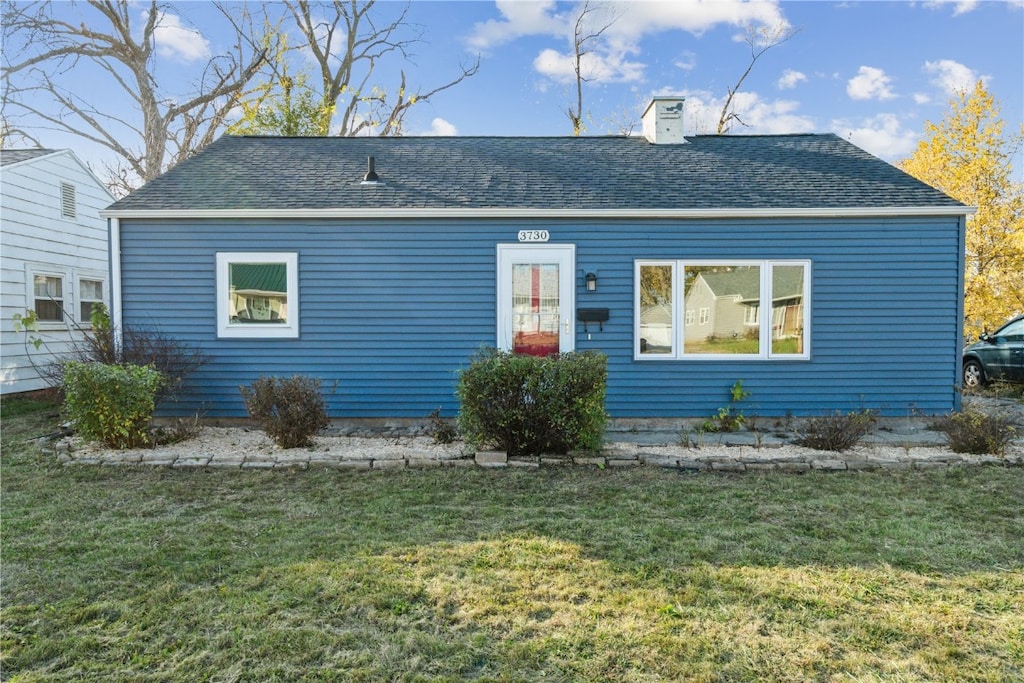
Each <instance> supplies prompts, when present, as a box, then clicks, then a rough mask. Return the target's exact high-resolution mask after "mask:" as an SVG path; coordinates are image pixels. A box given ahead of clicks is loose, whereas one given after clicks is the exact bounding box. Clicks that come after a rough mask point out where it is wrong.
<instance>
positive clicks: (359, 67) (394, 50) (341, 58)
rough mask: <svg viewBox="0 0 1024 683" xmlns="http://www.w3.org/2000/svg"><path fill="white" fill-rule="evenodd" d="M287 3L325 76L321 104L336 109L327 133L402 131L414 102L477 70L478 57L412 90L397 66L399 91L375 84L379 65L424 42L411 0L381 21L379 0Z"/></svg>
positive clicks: (404, 56) (407, 58) (292, 0)
mask: <svg viewBox="0 0 1024 683" xmlns="http://www.w3.org/2000/svg"><path fill="white" fill-rule="evenodd" d="M285 5H286V6H287V8H288V11H289V13H290V14H291V17H292V19H293V21H294V22H295V25H296V27H297V28H298V30H299V31H300V32H301V33H302V35H303V38H304V39H305V41H306V43H307V44H308V45H306V46H303V47H308V49H309V50H310V52H311V54H312V56H313V59H314V61H315V62H316V65H317V69H318V70H319V78H320V82H321V88H322V90H321V94H322V97H323V108H324V109H330V110H332V111H334V112H335V118H334V120H333V121H331V122H325V129H324V130H323V131H322V134H323V135H328V134H330V133H331V130H330V129H329V127H330V125H331V124H332V123H333V126H334V128H335V130H336V134H337V135H339V136H354V135H360V134H366V133H369V132H371V131H376V132H377V133H378V134H379V135H401V133H402V125H403V121H404V118H405V115H406V114H407V113H408V112H409V110H410V108H411V107H413V106H414V105H416V104H418V103H422V102H426V101H428V100H429V99H430V98H431V97H432V96H434V95H436V94H437V93H440V92H443V91H444V90H447V89H449V88H452V87H454V86H456V85H458V84H459V83H461V82H462V81H464V80H465V79H467V78H469V77H470V76H473V75H474V74H476V72H477V70H478V69H479V67H480V61H479V59H477V60H476V62H475V63H474V64H472V65H471V66H469V67H467V66H465V65H462V66H460V73H459V74H458V75H457V76H456V77H455V78H454V79H452V80H450V81H448V82H446V83H444V84H443V85H440V86H438V87H435V88H433V89H431V90H427V91H426V92H423V91H421V90H417V91H416V92H415V93H410V92H409V91H408V85H407V82H406V76H405V72H404V70H402V71H400V72H399V84H398V88H397V90H396V91H394V92H393V93H389V91H388V90H387V89H385V88H383V87H380V86H374V87H371V85H370V84H371V83H372V82H373V80H375V79H377V78H378V77H379V75H378V74H377V73H376V71H375V70H376V69H377V68H378V67H380V66H381V64H382V62H383V61H384V60H386V59H387V58H388V57H390V56H395V57H398V58H399V60H400V61H402V62H408V61H410V59H411V58H412V52H411V51H412V48H413V46H415V45H416V44H418V43H420V42H422V29H421V28H420V27H418V26H416V25H415V24H412V23H410V22H409V20H408V12H409V3H408V2H407V3H406V4H405V5H404V6H402V8H401V10H400V11H398V13H397V15H396V16H395V17H394V18H393V19H391V20H390V21H388V22H387V23H381V24H378V23H377V20H376V16H375V14H376V13H375V11H374V8H375V6H376V5H377V2H376V0H365V1H360V0H333V1H332V2H321V3H315V2H314V3H311V2H309V0H286V1H285Z"/></svg>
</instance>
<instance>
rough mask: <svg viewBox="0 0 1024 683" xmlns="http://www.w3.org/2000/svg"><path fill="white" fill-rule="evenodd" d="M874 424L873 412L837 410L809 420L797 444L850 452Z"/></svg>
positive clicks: (801, 430) (816, 448)
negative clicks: (844, 411)
mask: <svg viewBox="0 0 1024 683" xmlns="http://www.w3.org/2000/svg"><path fill="white" fill-rule="evenodd" d="M874 424H875V413H874V411H872V410H860V411H855V412H852V413H843V412H840V411H838V410H837V411H835V412H834V413H828V414H825V415H822V416H820V417H812V418H810V419H809V420H807V421H806V422H805V423H804V424H803V427H802V428H801V429H800V430H799V436H798V437H797V439H796V443H798V444H799V445H801V446H806V447H807V448H813V449H815V450H819V451H848V450H850V449H851V448H853V447H854V446H856V445H857V444H858V443H860V440H861V439H862V438H864V436H865V435H866V434H867V433H868V432H870V431H871V429H872V427H873V426H874Z"/></svg>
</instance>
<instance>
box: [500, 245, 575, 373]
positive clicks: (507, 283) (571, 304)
mask: <svg viewBox="0 0 1024 683" xmlns="http://www.w3.org/2000/svg"><path fill="white" fill-rule="evenodd" d="M575 272H576V245H575V244H538V245H521V244H499V245H498V348H499V349H502V350H504V351H514V352H516V353H529V354H532V355H537V356H546V355H548V354H552V353H565V352H568V351H572V350H573V349H574V348H575V339H576V321H575V315H574V311H575V309H576V301H575V295H576V289H575Z"/></svg>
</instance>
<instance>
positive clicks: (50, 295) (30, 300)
mask: <svg viewBox="0 0 1024 683" xmlns="http://www.w3.org/2000/svg"><path fill="white" fill-rule="evenodd" d="M25 282H26V284H27V287H26V297H27V304H26V307H27V308H29V309H31V310H32V311H35V314H36V319H37V322H38V324H39V327H40V329H46V330H57V329H67V330H76V329H82V328H87V327H89V326H90V325H91V322H90V319H91V317H92V310H93V307H94V306H96V304H100V303H103V302H104V295H105V294H106V290H107V278H106V276H105V275H104V274H103V273H102V272H101V271H95V270H88V269H78V268H69V267H67V266H60V265H53V264H42V263H29V264H26V265H25Z"/></svg>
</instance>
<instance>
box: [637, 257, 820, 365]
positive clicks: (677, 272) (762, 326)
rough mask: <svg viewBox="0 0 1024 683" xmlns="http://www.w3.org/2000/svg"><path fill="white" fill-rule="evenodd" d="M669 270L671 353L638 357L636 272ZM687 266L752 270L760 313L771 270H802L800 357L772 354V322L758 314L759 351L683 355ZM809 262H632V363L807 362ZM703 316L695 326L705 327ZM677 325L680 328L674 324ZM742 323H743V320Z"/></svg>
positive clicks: (702, 311)
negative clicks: (756, 280) (646, 268)
mask: <svg viewBox="0 0 1024 683" xmlns="http://www.w3.org/2000/svg"><path fill="white" fill-rule="evenodd" d="M659 265H671V266H672V350H671V352H670V353H663V354H662V353H659V354H654V353H649V354H642V353H640V269H641V268H642V267H643V266H659ZM691 266H756V267H757V268H758V269H759V270H758V278H759V280H760V284H759V287H758V289H759V293H760V308H761V309H762V313H763V310H764V303H765V302H766V301H767V302H768V304H769V306H768V307H769V309H771V304H772V302H773V301H774V300H775V299H774V294H775V293H774V291H773V290H772V283H773V274H772V273H773V269H774V268H776V267H779V266H800V267H802V268H803V269H804V279H803V311H802V313H803V319H804V326H803V328H802V334H803V351H802V352H801V353H774V352H773V351H772V323H773V320H774V318H773V317H772V316H769V319H768V321H767V323H766V322H765V319H764V315H763V314H762V315H761V316H760V317H761V320H760V322H759V324H758V348H759V351H758V352H757V353H756V354H754V353H744V354H738V353H736V354H734V353H725V354H710V353H686V327H687V326H686V322H685V321H686V313H687V311H686V298H685V296H684V287H685V285H684V283H685V279H686V268H687V267H691ZM812 267H813V262H812V261H811V260H810V259H735V260H729V259H724V260H723V259H694V260H689V259H675V260H663V259H634V262H633V277H634V279H633V288H634V292H633V307H634V311H635V314H634V322H633V360H637V361H775V362H777V361H807V360H810V359H811V308H810V306H811V278H812V272H811V269H812ZM769 293H770V296H769ZM705 312H709V310H708V309H707V308H705V307H701V309H700V316H699V319H698V320H699V323H698V326H701V325H705V324H706V323H707V319H705ZM679 322H681V323H682V324H678V323H679ZM744 322H745V323H746V322H747V321H746V319H744Z"/></svg>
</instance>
